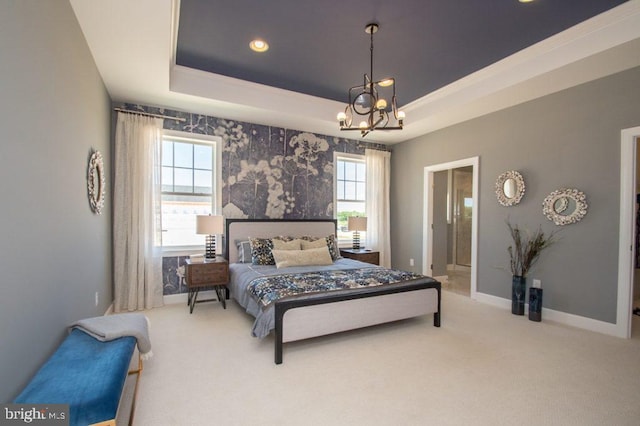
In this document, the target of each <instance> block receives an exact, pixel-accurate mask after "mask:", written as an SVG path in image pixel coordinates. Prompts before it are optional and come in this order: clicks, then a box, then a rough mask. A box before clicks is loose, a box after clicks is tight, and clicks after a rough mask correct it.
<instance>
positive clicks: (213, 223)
mask: <svg viewBox="0 0 640 426" xmlns="http://www.w3.org/2000/svg"><path fill="white" fill-rule="evenodd" d="M223 232H224V217H223V216H212V215H207V216H204V215H198V216H196V234H204V235H206V237H205V256H204V257H205V258H207V259H214V258H215V257H216V235H218V234H222V233H223Z"/></svg>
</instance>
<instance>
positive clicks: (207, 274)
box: [185, 257, 229, 313]
mask: <svg viewBox="0 0 640 426" xmlns="http://www.w3.org/2000/svg"><path fill="white" fill-rule="evenodd" d="M185 266H186V267H185V269H186V271H185V272H186V274H185V281H186V282H187V289H188V297H187V305H188V306H189V313H193V307H194V306H195V305H196V303H200V302H210V301H213V300H216V299H206V300H198V293H199V292H200V289H201V288H205V287H213V288H214V289H215V291H216V295H217V296H218V301H219V302H221V303H222V307H223V308H224V309H227V304H226V302H225V299H228V298H229V289H228V288H227V284H228V283H229V263H228V262H227V260H226V259H223V258H221V257H217V258H215V259H207V260H205V261H204V263H203V262H199V263H194V262H191V260H190V259H187V264H186V265H185ZM223 290H224V294H223Z"/></svg>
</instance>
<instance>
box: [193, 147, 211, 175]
mask: <svg viewBox="0 0 640 426" xmlns="http://www.w3.org/2000/svg"><path fill="white" fill-rule="evenodd" d="M193 167H194V168H196V169H206V170H213V147H212V146H211V145H194V146H193Z"/></svg>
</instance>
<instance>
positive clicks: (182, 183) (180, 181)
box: [174, 168, 193, 192]
mask: <svg viewBox="0 0 640 426" xmlns="http://www.w3.org/2000/svg"><path fill="white" fill-rule="evenodd" d="M174 176H175V189H174V191H175V192H193V170H192V169H178V168H176V169H174Z"/></svg>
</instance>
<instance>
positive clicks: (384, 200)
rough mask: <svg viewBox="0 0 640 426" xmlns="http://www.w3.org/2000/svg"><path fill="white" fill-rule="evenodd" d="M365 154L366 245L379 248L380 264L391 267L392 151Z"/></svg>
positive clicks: (370, 150)
mask: <svg viewBox="0 0 640 426" xmlns="http://www.w3.org/2000/svg"><path fill="white" fill-rule="evenodd" d="M364 156H365V162H366V165H367V205H366V207H365V209H366V215H367V241H366V247H371V248H372V249H374V250H378V251H379V252H380V265H381V266H384V267H386V268H390V267H391V239H390V232H389V211H390V208H389V183H390V174H391V170H390V168H391V153H390V152H387V151H379V150H376V149H367V150H365V154H364Z"/></svg>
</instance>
